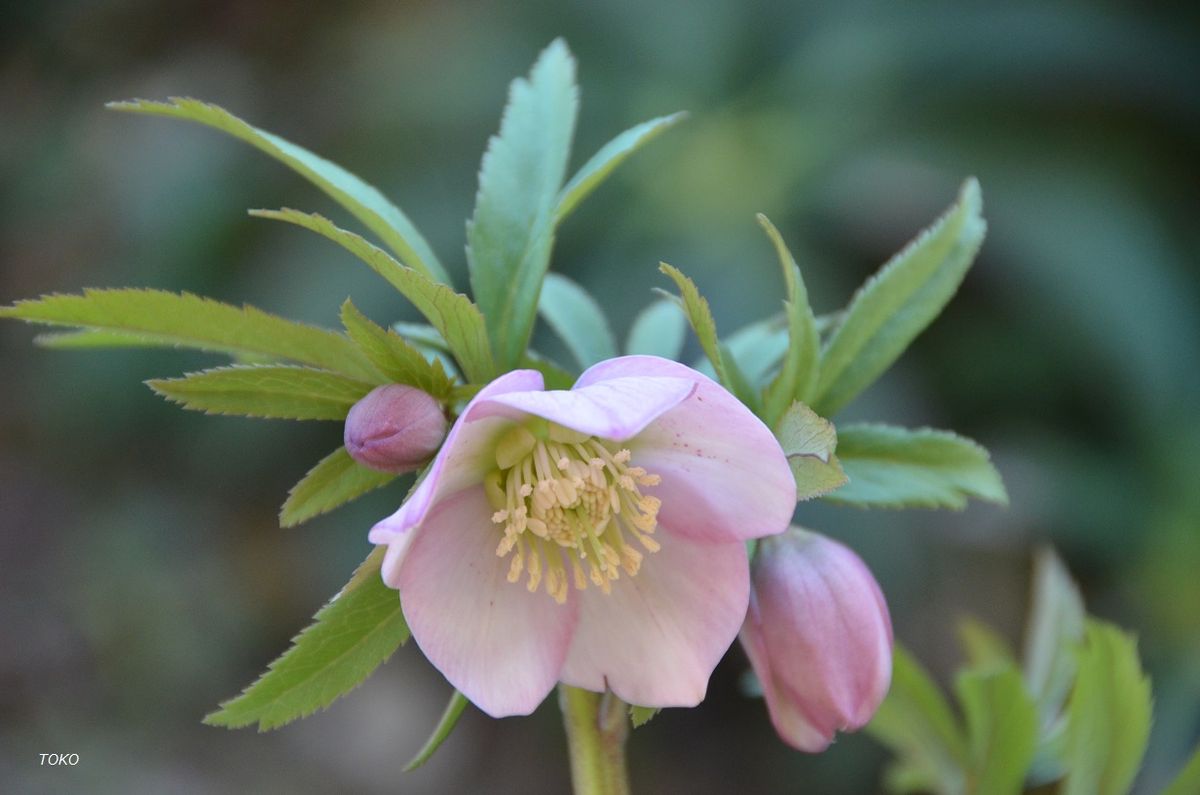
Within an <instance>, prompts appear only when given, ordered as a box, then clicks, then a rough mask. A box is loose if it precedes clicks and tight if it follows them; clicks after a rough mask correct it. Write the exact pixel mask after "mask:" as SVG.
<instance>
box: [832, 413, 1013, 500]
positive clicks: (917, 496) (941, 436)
mask: <svg viewBox="0 0 1200 795" xmlns="http://www.w3.org/2000/svg"><path fill="white" fill-rule="evenodd" d="M838 459H839V460H840V461H841V462H842V468H843V469H844V470H846V475H847V476H848V477H849V478H850V482H849V483H847V484H846V485H845V486H843V487H842V488H840V489H838V490H837V492H835V493H833V494H831V495H829V497H828V498H827V499H829V500H831V501H833V502H839V503H844V504H847V505H858V506H860V507H864V508H913V507H921V508H954V509H962V508H965V507H966V504H967V498H969V497H975V498H977V499H981V500H986V501H988V502H994V503H999V504H1001V505H1004V504H1007V502H1008V495H1007V493H1006V492H1005V490H1004V483H1003V481H1002V480H1001V479H1000V473H998V472H997V471H996V468H995V467H994V466H992V462H991V460H990V457H989V456H988V452H987V450H985V449H984V448H983V447H981V446H980V445H978V444H976V443H975V442H973V441H971V440H970V439H967V438H966V437H963V436H958V435H957V434H953V433H950V432H949V431H935V430H932V429H930V428H920V429H917V430H911V429H908V428H898V427H896V426H893V425H876V424H865V423H858V424H847V425H841V426H839V428H838Z"/></svg>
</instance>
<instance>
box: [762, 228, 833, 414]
mask: <svg viewBox="0 0 1200 795" xmlns="http://www.w3.org/2000/svg"><path fill="white" fill-rule="evenodd" d="M758 223H759V225H760V226H762V228H763V230H764V231H765V232H766V233H767V237H769V238H771V243H772V244H774V246H775V253H776V255H777V256H778V257H779V265H780V268H781V269H782V270H783V283H784V289H785V291H786V295H787V298H786V299H785V300H784V303H783V306H784V317H786V318H787V329H788V346H787V349H786V351H785V353H784V358H783V364H782V366H781V367H780V369H779V374H778V375H777V376H776V377H775V379H774V380H773V381H772V382H771V383H770V384H768V385H767V389H766V391H765V392H764V394H763V415H762V416H763V420H764V421H765V422H766V423H767V425H774V424H775V423H776V421H778V419H779V418H780V417H781V416H782V415H783V412H784V411H786V410H787V408H788V406H790V405H791V404H792V401H794V400H799V401H801V402H807V401H809V400H811V398H812V391H813V389H814V388H815V387H816V382H817V373H818V371H817V365H818V363H819V359H820V350H819V346H820V339H819V337H818V335H817V321H816V318H815V317H813V311H812V307H811V306H809V304H808V289H807V288H806V287H805V286H804V279H803V278H802V277H801V276H800V268H798V267H797V266H796V260H795V259H794V258H793V257H792V253H791V251H789V250H788V247H787V244H786V243H784V242H783V236H782V235H780V234H779V230H778V229H776V228H775V226H774V225H773V224H772V223H771V222H770V221H769V220H767V217H766V216H765V215H762V214H759V216H758Z"/></svg>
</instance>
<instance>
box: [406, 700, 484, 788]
mask: <svg viewBox="0 0 1200 795" xmlns="http://www.w3.org/2000/svg"><path fill="white" fill-rule="evenodd" d="M467 703H468V702H467V697H466V696H464V695H463V694H462V693H460V692H458V691H457V690H455V691H454V692H453V693H451V694H450V700H449V701H448V702H447V703H446V709H445V711H444V712H442V717H441V718H440V719H439V720H438V724H437V726H435V727H434V729H433V734H431V735H429V739H428V740H426V741H425V745H423V746H421V750H420V751H418V752H417V755H416V756H414V757H413V758H412V759H411V760H410V761H409V763H408V764H407V765H405V766H404V772H405V773H408V772H410V771H412V770H416V769H417V768H418V767H420V766H421V765H423V764H425V763H426V762H428V761H429V759H430V757H432V756H433V754H434V752H436V751H437V749H438V748H440V747H441V746H442V743H444V742H445V741H446V738H447V737H449V736H450V732H452V731H454V727H455V726H457V725H458V719H459V717H460V716H462V712H463V709H464V708H465V707H466V706H467Z"/></svg>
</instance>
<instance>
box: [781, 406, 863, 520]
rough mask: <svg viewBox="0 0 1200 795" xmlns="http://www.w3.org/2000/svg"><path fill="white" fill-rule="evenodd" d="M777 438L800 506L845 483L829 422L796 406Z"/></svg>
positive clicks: (808, 410)
mask: <svg viewBox="0 0 1200 795" xmlns="http://www.w3.org/2000/svg"><path fill="white" fill-rule="evenodd" d="M775 435H776V436H777V437H778V439H779V446H780V447H782V448H783V454H784V455H786V456H787V460H788V466H790V467H791V468H792V476H793V477H794V478H795V479H796V501H797V502H800V501H803V500H811V499H812V498H813V497H819V496H821V495H823V494H828V493H829V492H831V491H833V490H834V489H837V488H839V487H841V486H843V485H844V484H845V483H846V473H845V472H843V471H842V467H841V465H840V464H839V463H838V459H837V456H836V455H834V451H835V450H836V449H837V446H838V437H837V431H836V430H835V429H834V427H833V423H831V422H830V421H829V420H827V419H825V418H824V417H820V416H818V415H817V413H816V412H814V411H813V410H812V409H810V408H809V407H808V406H806V405H804V404H803V403H793V404H792V406H791V408H789V409H788V411H787V413H786V414H784V415H783V418H782V419H780V421H779V426H778V428H777V429H776V432H775Z"/></svg>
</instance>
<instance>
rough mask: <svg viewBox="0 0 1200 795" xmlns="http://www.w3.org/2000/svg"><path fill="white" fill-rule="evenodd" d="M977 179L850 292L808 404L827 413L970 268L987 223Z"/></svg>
mask: <svg viewBox="0 0 1200 795" xmlns="http://www.w3.org/2000/svg"><path fill="white" fill-rule="evenodd" d="M981 210H982V200H981V198H980V193H979V183H978V182H976V181H975V180H974V179H970V180H967V182H966V183H965V184H964V185H963V187H962V190H961V192H960V193H959V197H958V201H957V203H955V205H954V206H953V207H951V208H950V209H949V210H948V211H947V212H946V214H945V215H943V216H942V217H941V218H940V219H938V221H937V222H935V223H934V224H933V226H931V227H929V228H928V229H926V230H925V231H924V232H922V233H921V234H920V235H919V236H917V238H916V239H915V240H913V241H912V242H911V243H909V244H908V245H907V246H906V247H905V248H904V250H903V251H901V252H900V253H899V254H897V255H896V256H894V257H892V259H891V260H889V261H888V263H887V264H886V265H884V266H883V268H881V269H880V270H879V272H878V273H876V274H875V275H874V276H872V277H871V278H870V279H868V280H867V282H866V283H865V284H864V285H863V286H862V287H861V288H860V289H859V290H858V292H857V293H855V295H854V298H853V300H851V302H850V306H849V307H848V308H847V310H846V316H845V319H844V320H843V321H842V323H841V324H840V325H839V326H838V327H837V329H836V330H835V331H834V332H833V336H832V337H831V338H830V339H829V342H828V344H827V345H826V346H825V349H824V350H823V351H822V352H821V365H820V368H821V372H820V377H819V380H818V382H817V387H816V390H815V393H814V398H813V404H812V405H813V408H814V409H816V410H817V412H819V413H820V414H821V415H822V416H825V417H831V416H833V415H834V414H836V413H837V411H838V410H839V409H841V408H842V407H843V406H845V405H846V404H847V403H849V402H850V401H851V400H852V399H853V398H854V397H855V396H856V395H857V394H858V393H859V392H861V391H862V390H864V389H866V388H867V387H868V386H870V385H871V384H872V383H873V382H874V381H875V379H876V378H878V377H879V376H880V375H881V374H883V372H884V371H885V370H886V369H887V368H888V367H889V366H891V364H892V362H894V361H895V360H896V359H897V358H898V357H899V356H900V354H901V353H903V352H904V349H905V348H907V347H908V346H909V343H911V342H912V341H913V339H915V338H916V336H917V335H918V334H920V333H921V331H923V330H924V329H925V327H926V326H928V325H929V323H930V322H931V321H932V320H933V319H934V318H935V317H937V316H938V314H939V313H940V312H941V311H942V308H943V307H944V306H945V305H946V303H947V302H948V301H949V300H950V298H951V297H952V296H953V295H954V293H955V291H957V290H958V286H959V284H961V283H962V280H963V277H964V276H965V275H966V273H967V270H968V269H969V268H970V267H971V263H972V262H973V261H974V259H975V254H976V253H977V252H978V251H979V246H980V245H981V244H982V243H983V235H984V232H985V231H986V229H987V224H986V223H985V222H984V220H983V217H982V216H981V215H980V213H981Z"/></svg>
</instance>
